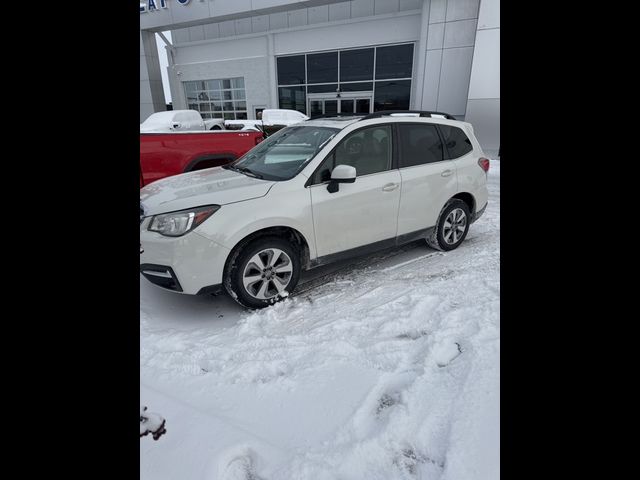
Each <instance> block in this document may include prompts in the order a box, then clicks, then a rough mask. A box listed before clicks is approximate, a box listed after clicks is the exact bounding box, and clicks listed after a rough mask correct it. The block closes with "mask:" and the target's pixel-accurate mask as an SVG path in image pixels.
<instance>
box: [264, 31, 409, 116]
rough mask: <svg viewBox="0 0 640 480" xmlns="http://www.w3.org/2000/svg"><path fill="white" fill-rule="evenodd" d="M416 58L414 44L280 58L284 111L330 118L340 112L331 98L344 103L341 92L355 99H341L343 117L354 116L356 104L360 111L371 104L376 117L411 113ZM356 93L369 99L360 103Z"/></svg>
mask: <svg viewBox="0 0 640 480" xmlns="http://www.w3.org/2000/svg"><path fill="white" fill-rule="evenodd" d="M413 53H414V48H413V43H405V44H400V45H388V46H380V47H369V48H354V49H347V50H334V51H330V52H318V53H306V54H300V55H288V56H284V57H277V59H276V65H277V80H278V100H279V108H290V109H293V110H298V111H300V112H302V113H304V114H306V115H309V114H310V113H314V112H315V113H314V114H318V112H320V113H322V112H324V113H325V114H326V113H327V111H333V110H332V109H333V107H334V105H333V103H331V102H330V103H327V101H328V99H333V98H336V99H337V98H339V97H338V92H340V93H350V94H351V97H354V98H353V101H352V100H350V98H349V96H347V98H346V99H344V100H341V102H344V104H342V105H341V107H340V108H341V111H342V112H345V111H353V102H356V103H357V104H358V108H357V109H356V111H358V112H360V110H361V109H362V108H365V106H366V107H367V108H370V106H371V105H372V106H373V110H372V111H374V112H375V111H378V110H408V109H409V105H410V96H411V79H412V74H413ZM351 92H362V93H363V97H368V98H359V97H360V96H359V95H358V94H353V93H351ZM321 94H326V96H325V95H321ZM309 95H313V96H312V97H309ZM320 97H322V98H320ZM325 97H326V98H325ZM307 98H309V101H310V102H311V107H313V108H311V107H310V108H311V109H312V111H311V112H307V108H308V106H307V103H308V102H307ZM317 99H319V100H317ZM323 100H324V103H322V101H323ZM321 105H324V110H323V108H322V106H321ZM337 105H338V102H336V107H337ZM318 106H320V108H318ZM365 113H368V112H365Z"/></svg>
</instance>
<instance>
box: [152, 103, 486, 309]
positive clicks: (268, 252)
mask: <svg viewBox="0 0 640 480" xmlns="http://www.w3.org/2000/svg"><path fill="white" fill-rule="evenodd" d="M488 170H489V160H488V159H486V158H484V154H483V153H482V150H481V148H480V145H479V144H478V141H477V140H476V138H475V136H474V134H473V127H472V126H471V125H470V124H469V123H465V122H461V121H457V120H455V119H454V118H453V117H452V116H450V115H448V114H444V113H437V112H415V111H405V112H378V113H373V114H370V115H367V116H364V117H354V116H350V117H333V118H320V119H314V120H308V121H305V122H302V123H299V124H297V125H293V126H290V127H287V128H284V129H282V130H280V131H279V132H278V133H276V134H274V135H272V136H270V137H268V138H267V139H266V140H264V141H263V142H262V143H260V144H259V145H257V146H256V147H255V148H253V149H252V150H250V151H249V152H248V153H247V154H245V155H244V156H243V157H241V158H239V159H238V160H236V161H234V162H233V163H231V164H229V165H225V166H223V167H216V168H211V169H207V170H199V171H195V172H191V173H185V174H183V175H178V176H174V177H169V178H165V179H163V180H159V181H156V182H154V183H151V184H149V185H147V186H146V187H144V188H143V189H142V190H141V191H140V202H141V204H140V212H141V213H140V271H141V273H142V275H144V276H145V278H147V279H148V280H149V281H151V282H152V283H154V284H156V285H159V286H161V287H164V288H167V289H169V290H173V291H176V292H182V293H188V294H202V293H216V292H218V291H220V290H221V289H222V288H224V289H226V290H227V292H229V294H231V296H232V297H233V298H234V299H235V300H236V301H238V302H239V303H240V304H242V305H244V306H245V307H249V308H261V307H265V306H267V305H269V304H271V303H273V302H274V301H277V300H279V299H281V298H283V297H286V296H287V295H288V293H290V292H292V291H293V289H294V288H295V287H296V284H297V283H298V279H299V277H300V272H301V271H302V270H304V269H308V268H312V267H315V266H318V265H321V264H325V263H328V262H332V261H335V260H338V259H341V258H345V257H353V256H356V255H361V254H366V253H369V252H372V251H374V250H378V249H383V248H388V247H391V246H394V245H400V244H403V243H407V242H411V241H414V240H417V239H420V238H423V239H425V240H426V242H427V243H428V244H429V245H430V246H431V247H433V248H437V249H440V250H452V249H454V248H456V247H457V246H458V245H460V243H461V242H462V241H463V240H464V238H465V236H466V235H467V231H468V229H469V225H470V224H471V223H473V222H474V221H475V220H477V219H478V217H480V215H482V213H483V212H484V210H485V208H486V205H487V196H488V195H487V171H488Z"/></svg>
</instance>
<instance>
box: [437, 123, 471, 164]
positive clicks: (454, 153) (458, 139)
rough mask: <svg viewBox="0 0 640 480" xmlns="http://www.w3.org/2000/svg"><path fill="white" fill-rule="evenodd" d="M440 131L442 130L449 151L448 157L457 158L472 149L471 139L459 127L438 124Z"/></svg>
mask: <svg viewBox="0 0 640 480" xmlns="http://www.w3.org/2000/svg"><path fill="white" fill-rule="evenodd" d="M440 131H441V132H442V136H443V137H444V143H445V145H446V146H447V150H448V151H449V158H451V159H453V158H458V157H461V156H463V155H466V154H467V153H469V152H470V151H471V150H473V146H472V145H471V140H469V138H468V137H467V136H466V135H465V133H464V132H463V131H462V129H461V128H458V127H452V126H450V125H440Z"/></svg>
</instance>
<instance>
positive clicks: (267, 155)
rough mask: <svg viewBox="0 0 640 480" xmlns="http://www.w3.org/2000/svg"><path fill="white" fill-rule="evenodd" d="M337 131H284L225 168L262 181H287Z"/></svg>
mask: <svg viewBox="0 0 640 480" xmlns="http://www.w3.org/2000/svg"><path fill="white" fill-rule="evenodd" d="M339 131H340V130H339V129H337V128H328V127H313V126H292V127H287V128H283V129H282V130H280V131H279V132H277V133H275V134H274V135H271V136H270V137H269V138H267V139H266V140H264V141H263V142H261V143H260V144H258V145H257V146H256V147H254V148H253V149H252V150H250V151H249V152H247V153H246V154H245V155H244V156H243V157H241V158H240V159H238V160H236V161H235V162H233V163H232V164H230V165H229V166H228V167H229V168H231V169H233V170H238V171H240V172H243V173H246V174H247V175H250V176H255V177H258V178H264V179H265V180H289V179H291V178H293V177H294V176H296V175H297V174H298V172H300V170H302V168H304V166H305V165H306V164H307V163H309V161H310V160H311V159H312V158H313V157H315V156H316V154H317V153H318V152H319V151H320V150H321V149H322V147H324V146H325V145H326V144H327V143H328V142H329V140H331V139H332V138H333V137H334V136H335V135H336V134H337V133H338V132H339Z"/></svg>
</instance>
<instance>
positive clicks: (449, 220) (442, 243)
mask: <svg viewBox="0 0 640 480" xmlns="http://www.w3.org/2000/svg"><path fill="white" fill-rule="evenodd" d="M470 224H471V213H470V211H469V207H468V206H467V204H466V203H465V202H463V201H462V200H459V199H457V198H454V199H451V200H449V201H448V202H447V204H446V205H445V206H444V208H443V209H442V212H440V216H439V217H438V223H437V225H436V228H435V229H434V230H433V232H432V233H431V235H430V236H429V237H427V244H428V245H429V246H430V247H431V248H435V249H436V250H442V251H445V252H448V251H449V250H453V249H455V248H458V246H459V245H460V244H461V243H462V241H463V240H464V239H465V238H466V236H467V232H468V231H469V225H470Z"/></svg>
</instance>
